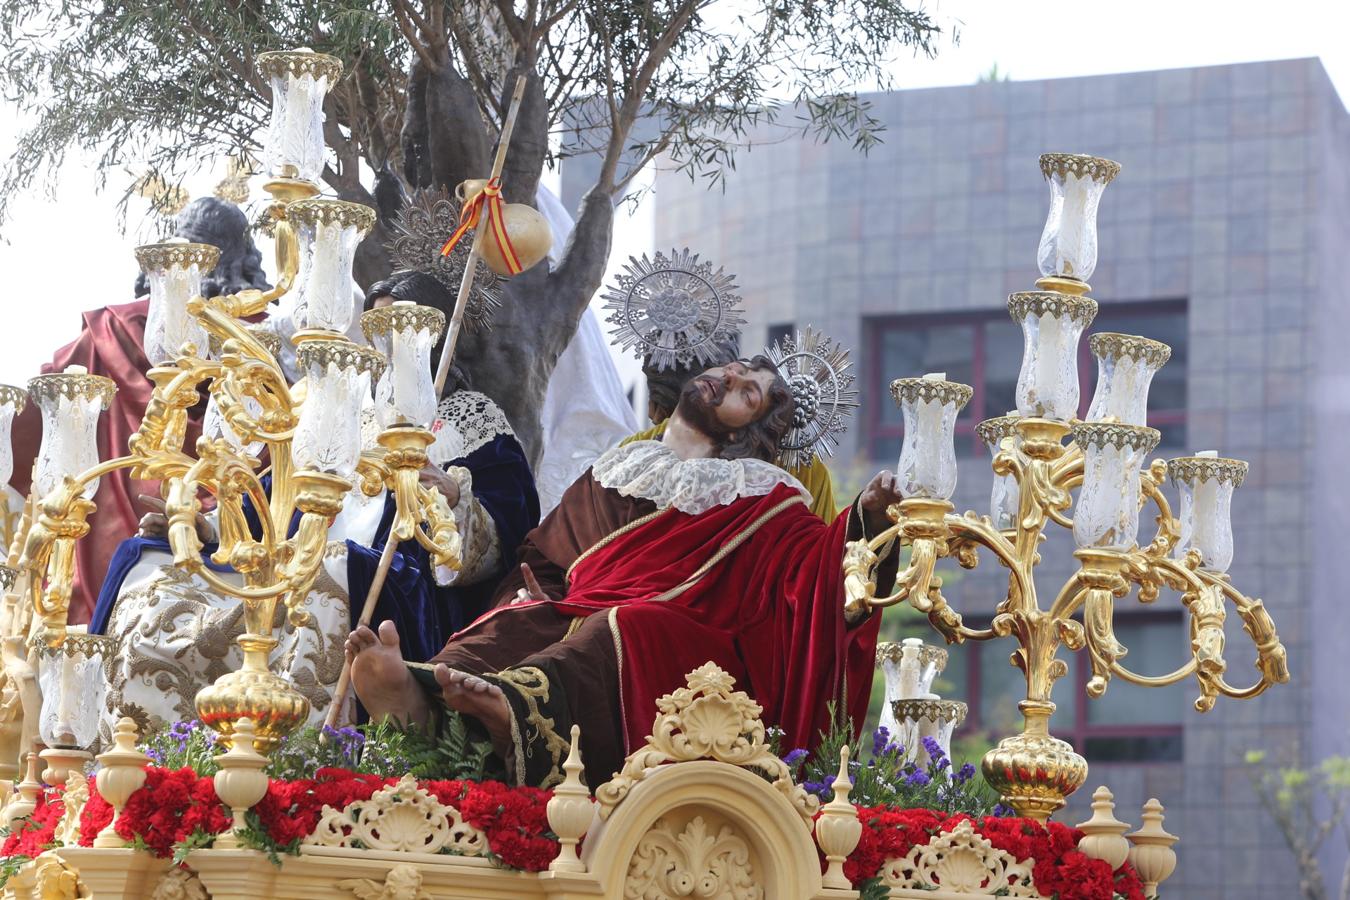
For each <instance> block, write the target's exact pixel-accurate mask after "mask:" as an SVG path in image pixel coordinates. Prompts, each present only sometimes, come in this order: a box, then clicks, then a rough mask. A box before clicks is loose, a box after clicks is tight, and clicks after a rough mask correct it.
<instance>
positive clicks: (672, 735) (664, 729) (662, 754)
mask: <svg viewBox="0 0 1350 900" xmlns="http://www.w3.org/2000/svg"><path fill="white" fill-rule="evenodd" d="M685 678H686V681H687V682H688V685H687V686H686V687H682V688H680V689H678V690H676V691H674V692H673V693H670V694H666V695H665V696H664V697H661V698H660V699H659V700H657V701H656V707H657V710H658V712H659V715H657V717H656V722H655V724H653V725H652V733H651V736H650V737H649V738H647V744H646V746H644V747H642V748H641V749H639V750H637V751H635V752H633V753H632V754H630V755H629V757H628V758H627V759H626V760H624V764H623V769H622V770H621V771H620V772H619V774H617V775H615V776H614V778H612V779H611V780H610V781H608V782H607V783H605V784H603V785H601V786H600V789H599V790H597V791H596V792H595V797H596V800H597V801H598V802H599V804H600V818H601V819H608V818H609V816H610V815H611V814H612V813H613V812H614V808H615V807H617V806H618V805H619V804H620V803H622V802H623V800H624V798H625V797H627V796H628V793H629V792H630V791H631V790H632V789H633V787H634V786H635V785H637V783H638V782H640V781H642V779H644V778H646V777H647V775H649V774H650V773H651V772H653V771H655V770H656V769H657V768H658V767H660V766H662V765H664V764H665V763H669V762H691V761H693V760H696V759H712V760H717V761H718V762H724V763H727V764H729V765H733V766H740V767H741V768H745V769H755V770H758V771H760V772H762V773H764V774H765V775H767V776H769V777H771V778H773V779H774V780H773V786H774V788H775V789H777V790H778V791H779V792H780V793H781V794H782V795H783V796H784V797H785V798H786V799H787V801H788V802H789V803H791V804H792V807H793V809H795V810H797V812H798V813H799V814H800V815H801V816H802V819H803V820H804V822H805V824H806V825H807V827H810V825H811V820H812V817H813V816H815V814H816V811H817V810H818V809H819V808H820V800H819V799H817V798H816V797H815V796H814V795H812V794H808V793H807V792H806V791H805V790H804V789H803V788H801V787H799V786H797V785H796V784H793V782H792V773H791V772H790V771H789V770H788V767H787V765H786V764H785V763H784V762H783V761H782V760H781V759H779V758H778V757H777V756H775V755H774V754H773V752H772V751H771V750H770V749H769V747H768V744H766V743H765V740H764V723H763V722H762V721H760V718H759V717H760V714H761V713H762V712H763V711H764V709H763V707H761V706H760V705H759V704H758V703H756V702H755V701H754V700H751V699H750V697H749V695H747V694H746V693H745V692H744V691H733V690H732V687H733V686H734V685H735V683H736V679H734V678H732V677H731V675H729V674H728V673H727V672H725V671H723V670H722V669H721V668H719V667H718V666H717V665H716V664H714V663H711V662H709V663H705V664H704V665H702V666H699V667H698V668H697V669H695V670H694V671H692V672H690V673H689V674H688V675H687V676H685Z"/></svg>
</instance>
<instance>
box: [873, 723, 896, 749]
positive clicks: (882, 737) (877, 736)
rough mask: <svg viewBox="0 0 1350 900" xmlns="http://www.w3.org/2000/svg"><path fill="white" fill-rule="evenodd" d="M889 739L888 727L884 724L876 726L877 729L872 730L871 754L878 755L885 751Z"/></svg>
mask: <svg viewBox="0 0 1350 900" xmlns="http://www.w3.org/2000/svg"><path fill="white" fill-rule="evenodd" d="M890 740H891V732H890V729H889V728H887V727H886V726H885V725H879V726H877V730H876V731H874V732H872V755H873V756H880V755H881V754H883V753H885V752H886V745H887V744H888V743H889V742H890Z"/></svg>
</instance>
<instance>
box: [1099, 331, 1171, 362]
mask: <svg viewBox="0 0 1350 900" xmlns="http://www.w3.org/2000/svg"><path fill="white" fill-rule="evenodd" d="M1088 345H1089V346H1090V347H1091V348H1092V353H1093V355H1094V356H1100V357H1104V358H1108V359H1121V358H1122V357H1128V358H1130V359H1137V360H1141V361H1143V362H1146V363H1148V364H1149V365H1150V366H1152V367H1153V368H1155V369H1161V368H1162V367H1163V366H1164V365H1165V364H1166V363H1167V361H1168V360H1169V359H1171V358H1172V348H1171V347H1169V346H1167V345H1166V344H1164V343H1163V342H1162V341H1155V340H1153V339H1151V338H1146V337H1140V336H1139V335H1137V334H1117V333H1116V332H1114V331H1099V332H1097V333H1096V334H1094V335H1093V336H1092V337H1091V338H1089V339H1088Z"/></svg>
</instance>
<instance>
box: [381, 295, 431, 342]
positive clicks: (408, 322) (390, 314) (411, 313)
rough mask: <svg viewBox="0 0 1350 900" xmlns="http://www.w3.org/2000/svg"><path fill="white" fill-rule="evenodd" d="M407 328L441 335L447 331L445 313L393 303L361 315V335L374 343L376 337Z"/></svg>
mask: <svg viewBox="0 0 1350 900" xmlns="http://www.w3.org/2000/svg"><path fill="white" fill-rule="evenodd" d="M406 328H411V329H412V330H414V331H429V332H431V334H432V335H433V336H436V335H439V334H440V333H441V332H442V331H444V330H445V313H443V312H441V311H440V310H439V309H436V308H435V307H434V306H418V305H417V304H411V303H410V304H402V303H392V304H390V305H389V306H381V307H377V308H375V309H368V310H366V311H365V312H363V313H361V333H362V334H364V335H365V336H366V340H368V341H374V340H375V336H376V335H384V334H390V333H392V332H395V331H403V330H404V329H406Z"/></svg>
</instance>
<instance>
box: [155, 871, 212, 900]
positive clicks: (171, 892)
mask: <svg viewBox="0 0 1350 900" xmlns="http://www.w3.org/2000/svg"><path fill="white" fill-rule="evenodd" d="M150 900H211V895H210V894H208V893H207V892H206V888H205V887H204V886H203V885H202V882H201V879H199V878H198V877H197V873H196V872H193V871H191V870H189V869H184V868H182V867H181V866H175V867H173V868H172V869H170V870H169V871H167V872H165V873H164V876H163V877H162V878H160V879H159V883H158V884H156V885H155V892H154V893H153V894H151V895H150Z"/></svg>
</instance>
